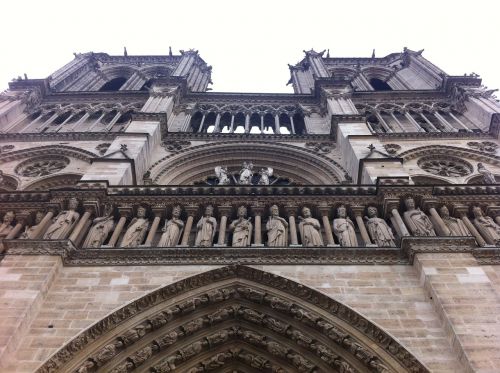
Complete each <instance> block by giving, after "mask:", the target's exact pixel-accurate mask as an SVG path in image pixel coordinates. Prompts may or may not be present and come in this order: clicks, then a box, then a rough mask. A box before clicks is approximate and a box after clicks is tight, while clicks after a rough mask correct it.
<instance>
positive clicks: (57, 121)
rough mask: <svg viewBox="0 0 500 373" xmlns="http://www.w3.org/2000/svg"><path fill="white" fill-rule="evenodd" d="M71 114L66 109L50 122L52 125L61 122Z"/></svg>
mask: <svg viewBox="0 0 500 373" xmlns="http://www.w3.org/2000/svg"><path fill="white" fill-rule="evenodd" d="M70 115H71V111H67V112H65V113H63V114H61V115H59V116H58V117H57V118H56V119H54V121H53V122H52V125H53V126H54V125H58V124H63V123H64V121H65V120H66V119H68V118H69V116H70Z"/></svg>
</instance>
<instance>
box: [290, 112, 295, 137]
mask: <svg viewBox="0 0 500 373" xmlns="http://www.w3.org/2000/svg"><path fill="white" fill-rule="evenodd" d="M288 117H289V118H290V125H291V127H292V135H295V124H294V123H293V116H291V115H289V116H288Z"/></svg>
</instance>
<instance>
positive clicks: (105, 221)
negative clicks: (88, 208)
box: [83, 205, 115, 248]
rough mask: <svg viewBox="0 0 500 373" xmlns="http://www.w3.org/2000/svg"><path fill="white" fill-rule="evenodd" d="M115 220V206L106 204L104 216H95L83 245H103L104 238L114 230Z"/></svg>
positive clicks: (94, 246)
mask: <svg viewBox="0 0 500 373" xmlns="http://www.w3.org/2000/svg"><path fill="white" fill-rule="evenodd" d="M114 226H115V222H114V220H113V206H111V205H106V206H105V208H104V216H102V217H99V218H95V219H94V221H93V222H92V228H90V231H89V233H88V234H87V238H86V239H85V242H84V243H83V247H93V248H97V247H101V245H102V244H103V243H104V240H105V239H106V238H107V237H108V235H109V232H111V231H112V230H113V228H114Z"/></svg>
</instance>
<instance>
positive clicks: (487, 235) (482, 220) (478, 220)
mask: <svg viewBox="0 0 500 373" xmlns="http://www.w3.org/2000/svg"><path fill="white" fill-rule="evenodd" d="M472 213H473V214H474V225H475V226H476V228H477V230H478V231H479V233H481V236H483V237H484V240H485V241H486V242H487V243H489V244H494V245H499V244H500V226H499V225H498V224H497V223H495V222H494V221H493V219H492V218H491V217H489V216H484V215H483V211H482V210H481V207H479V206H475V207H473V208H472Z"/></svg>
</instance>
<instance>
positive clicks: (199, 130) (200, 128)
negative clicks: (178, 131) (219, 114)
mask: <svg viewBox="0 0 500 373" xmlns="http://www.w3.org/2000/svg"><path fill="white" fill-rule="evenodd" d="M205 117H206V115H205V114H203V117H202V118H201V123H200V126H199V127H198V133H200V132H202V131H203V125H204V124H205Z"/></svg>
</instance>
